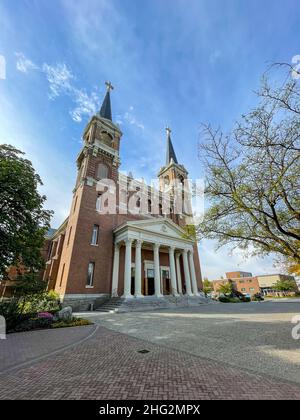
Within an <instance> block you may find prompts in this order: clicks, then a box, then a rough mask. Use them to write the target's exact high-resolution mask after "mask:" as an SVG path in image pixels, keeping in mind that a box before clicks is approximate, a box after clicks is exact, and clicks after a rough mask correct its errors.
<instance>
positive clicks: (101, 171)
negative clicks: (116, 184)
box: [96, 163, 108, 179]
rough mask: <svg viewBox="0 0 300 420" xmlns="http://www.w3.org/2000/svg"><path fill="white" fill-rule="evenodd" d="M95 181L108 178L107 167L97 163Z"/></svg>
mask: <svg viewBox="0 0 300 420" xmlns="http://www.w3.org/2000/svg"><path fill="white" fill-rule="evenodd" d="M96 178H97V179H104V178H108V167H107V165H105V164H104V163H99V164H98V166H97V172H96Z"/></svg>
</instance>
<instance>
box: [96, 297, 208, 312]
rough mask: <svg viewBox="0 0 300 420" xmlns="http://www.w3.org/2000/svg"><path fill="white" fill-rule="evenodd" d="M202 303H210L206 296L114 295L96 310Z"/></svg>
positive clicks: (144, 308) (108, 310) (139, 308)
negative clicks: (158, 296) (126, 296)
mask: <svg viewBox="0 0 300 420" xmlns="http://www.w3.org/2000/svg"><path fill="white" fill-rule="evenodd" d="M203 303H206V304H207V303H212V301H211V300H210V299H208V298H204V297H203V296H192V297H190V296H185V295H181V296H178V297H175V296H171V295H165V296H163V297H160V298H157V297H155V296H145V297H142V298H134V297H133V298H128V299H125V298H121V297H115V298H111V299H110V300H108V301H106V302H105V303H103V304H102V305H101V306H100V307H99V308H97V309H96V311H97V312H109V313H116V312H134V311H149V310H155V309H168V308H176V307H189V306H198V305H200V304H203Z"/></svg>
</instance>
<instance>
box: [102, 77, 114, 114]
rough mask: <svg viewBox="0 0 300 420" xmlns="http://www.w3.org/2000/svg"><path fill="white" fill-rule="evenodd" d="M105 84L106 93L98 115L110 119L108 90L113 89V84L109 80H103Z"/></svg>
mask: <svg viewBox="0 0 300 420" xmlns="http://www.w3.org/2000/svg"><path fill="white" fill-rule="evenodd" d="M105 85H106V94H105V97H104V100H103V103H102V106H101V109H100V117H102V118H106V119H108V120H110V121H112V115H111V104H110V91H111V90H113V88H114V87H113V85H112V84H111V82H105Z"/></svg>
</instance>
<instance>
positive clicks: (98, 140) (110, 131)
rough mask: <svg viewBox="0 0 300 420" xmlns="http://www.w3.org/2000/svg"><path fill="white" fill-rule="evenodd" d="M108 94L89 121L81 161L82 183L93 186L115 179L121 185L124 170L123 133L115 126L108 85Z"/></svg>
mask: <svg viewBox="0 0 300 420" xmlns="http://www.w3.org/2000/svg"><path fill="white" fill-rule="evenodd" d="M105 84H106V94H105V97H104V100H103V103H102V106H101V109H100V111H99V112H97V113H96V114H95V115H94V116H93V117H92V118H91V120H90V121H89V123H88V124H87V126H86V127H85V129H84V132H83V148H82V150H81V152H80V153H79V155H78V157H77V168H78V177H77V182H76V187H75V188H77V186H78V184H80V183H82V182H83V183H87V185H93V184H94V183H95V182H97V181H98V180H99V179H101V178H111V179H113V180H114V181H115V182H117V178H118V168H119V166H120V158H119V151H120V140H121V136H122V132H121V130H120V128H119V127H118V126H117V125H116V124H114V123H113V122H112V112H111V101H110V92H111V91H112V90H113V86H112V84H111V83H110V82H106V83H105Z"/></svg>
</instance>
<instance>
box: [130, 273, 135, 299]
mask: <svg viewBox="0 0 300 420" xmlns="http://www.w3.org/2000/svg"><path fill="white" fill-rule="evenodd" d="M134 279H135V268H134V267H132V268H131V294H132V295H134V292H135V290H134V289H135V282H134Z"/></svg>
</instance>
